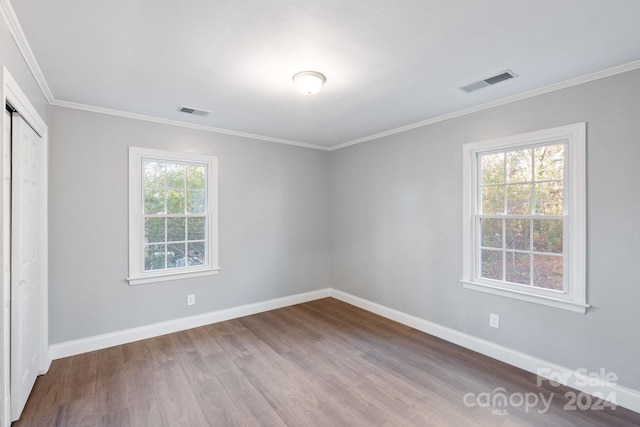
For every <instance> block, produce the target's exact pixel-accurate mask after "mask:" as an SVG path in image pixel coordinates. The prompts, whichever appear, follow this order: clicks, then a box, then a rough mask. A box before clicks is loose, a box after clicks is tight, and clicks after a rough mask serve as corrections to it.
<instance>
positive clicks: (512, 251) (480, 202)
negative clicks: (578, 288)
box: [475, 142, 567, 292]
mask: <svg viewBox="0 0 640 427" xmlns="http://www.w3.org/2000/svg"><path fill="white" fill-rule="evenodd" d="M555 147H562V149H561V152H562V179H537V174H536V172H537V171H536V160H537V157H536V155H537V152H538V150H544V149H546V148H555ZM566 150H567V147H566V143H564V142H563V143H558V142H554V143H545V144H540V145H533V146H529V147H518V148H517V149H515V150H508V149H507V150H497V151H487V152H481V153H477V157H476V162H477V164H478V168H477V169H476V170H477V174H478V176H477V180H476V182H477V183H478V196H479V197H478V198H477V199H476V200H477V207H476V212H478V213H477V214H476V215H475V216H476V220H475V222H476V230H477V232H478V235H477V236H476V238H477V239H478V242H479V244H478V246H477V248H478V252H477V256H478V262H477V263H476V265H477V268H478V270H477V271H476V275H477V276H478V277H483V278H485V279H494V280H499V281H504V282H507V283H510V284H514V285H517V286H528V287H539V286H538V283H537V282H536V269H535V266H536V263H535V260H536V256H545V257H557V258H561V259H562V258H563V257H564V252H565V250H564V244H565V243H564V242H565V241H566V239H565V238H564V229H565V227H564V221H565V218H566V211H567V206H566V202H565V200H566V194H565V188H566V182H565V181H566V175H567V174H566V173H565V170H566V167H567V158H566ZM518 153H520V154H521V153H526V156H527V159H528V162H525V165H523V167H524V168H529V169H530V173H529V174H528V176H529V179H527V180H522V179H520V180H518V179H515V180H511V179H510V177H509V176H508V172H509V170H510V169H513V167H511V166H510V165H509V163H508V160H509V158H510V155H514V154H515V155H517V154H518ZM544 154H545V155H546V152H544ZM495 155H501V157H502V168H501V169H502V179H501V182H489V183H485V182H484V167H483V158H484V157H485V156H495ZM526 163H528V164H526ZM516 167H517V166H516ZM548 183H556V184H560V185H561V186H562V191H561V193H562V197H561V200H562V215H548V214H543V213H539V212H537V209H538V203H537V191H538V190H537V186H538V185H540V184H548ZM516 185H527V186H528V187H529V190H530V196H529V207H528V210H529V214H526V215H523V214H512V213H510V209H509V201H510V200H509V194H510V191H509V188H510V186H516ZM488 187H493V188H502V193H503V194H502V211H501V212H496V213H495V214H484V213H483V209H484V197H485V191H483V190H484V189H485V188H488ZM511 188H513V187H511ZM483 219H485V220H486V219H494V220H499V221H500V222H501V233H500V236H499V240H500V243H501V246H500V248H497V247H495V246H485V245H483V234H482V233H483V226H482V220H483ZM509 220H521V221H522V220H524V221H528V228H529V232H528V248H527V249H517V248H515V247H513V245H512V243H513V241H515V239H516V238H517V237H519V236H518V235H515V236H514V237H513V239H512V240H511V242H507V240H508V239H507V235H508V230H507V226H506V224H507V221H509ZM546 220H559V221H561V222H562V230H563V231H562V235H563V248H562V252H561V253H557V252H548V251H538V250H535V232H536V230H535V227H534V224H535V221H546ZM510 245H511V246H512V247H511V248H510V247H509V246H510ZM491 252H499V253H500V258H501V268H500V270H501V277H500V278H497V277H487V276H486V275H485V274H483V268H484V262H483V254H484V253H491ZM516 254H526V255H528V261H529V268H528V270H529V272H528V283H522V282H516V281H513V280H509V272H508V270H507V269H508V268H509V267H508V264H509V261H508V257H511V268H512V270H513V271H514V273H515V269H516V267H515V264H516V262H515V258H516ZM561 262H562V261H561ZM562 270H563V272H562V283H561V289H550V290H554V291H559V292H566V287H567V281H566V275H565V274H564V268H562ZM512 276H513V277H515V274H513V275H512ZM542 288H545V289H549V288H547V287H545V286H542Z"/></svg>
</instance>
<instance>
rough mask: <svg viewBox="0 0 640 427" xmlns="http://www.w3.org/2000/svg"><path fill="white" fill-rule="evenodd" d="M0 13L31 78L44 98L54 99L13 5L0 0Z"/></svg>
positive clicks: (5, 0) (7, 0)
mask: <svg viewBox="0 0 640 427" xmlns="http://www.w3.org/2000/svg"><path fill="white" fill-rule="evenodd" d="M0 13H2V17H3V18H4V22H5V23H6V24H7V27H8V28H9V32H10V33H11V36H12V37H13V40H14V41H15V42H16V45H17V46H18V49H19V50H20V53H21V54H22V57H23V58H24V60H25V62H26V63H27V67H28V68H29V71H31V74H32V75H33V78H34V79H35V80H36V83H38V86H40V90H41V91H42V93H43V94H44V96H45V98H47V101H49V103H51V102H52V101H53V100H54V99H55V98H54V97H53V92H51V89H50V88H49V85H48V84H47V80H46V79H45V78H44V74H43V73H42V70H41V69H40V65H38V61H37V60H36V57H35V55H34V54H33V51H32V50H31V46H30V45H29V42H28V41H27V37H26V36H25V34H24V31H22V26H21V25H20V22H19V21H18V17H17V16H16V13H15V12H14V10H13V6H11V2H10V1H9V0H0Z"/></svg>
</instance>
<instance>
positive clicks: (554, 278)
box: [533, 255, 563, 291]
mask: <svg viewBox="0 0 640 427" xmlns="http://www.w3.org/2000/svg"><path fill="white" fill-rule="evenodd" d="M562 262H563V261H562V257H561V256H553V255H534V256H533V272H534V281H533V285H534V286H536V287H538V288H545V289H554V290H556V291H561V290H562V289H563V286H562V283H563V281H562Z"/></svg>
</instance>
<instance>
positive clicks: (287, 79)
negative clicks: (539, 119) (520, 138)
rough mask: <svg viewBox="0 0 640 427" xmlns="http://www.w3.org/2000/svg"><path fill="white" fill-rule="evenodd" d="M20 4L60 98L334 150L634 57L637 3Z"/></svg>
mask: <svg viewBox="0 0 640 427" xmlns="http://www.w3.org/2000/svg"><path fill="white" fill-rule="evenodd" d="M12 6H13V9H14V11H15V13H16V15H17V17H18V21H19V22H20V24H21V26H22V29H23V31H24V33H25V35H26V38H27V40H28V42H29V44H30V46H31V49H32V51H33V53H34V55H35V58H36V59H37V61H38V64H39V66H40V68H41V70H42V73H43V75H44V77H45V78H46V82H47V84H48V86H49V87H50V89H51V92H52V93H53V96H54V98H55V100H56V101H64V102H71V103H78V104H85V105H89V106H95V107H101V108H107V109H113V110H119V111H125V112H130V113H137V114H144V115H149V116H155V117H159V118H164V119H170V120H179V121H185V122H190V123H195V124H199V125H204V126H210V127H216V128H221V129H226V130H230V131H236V132H245V133H250V134H256V135H261V136H265V137H269V138H277V139H283V140H288V141H297V142H302V143H308V144H314V145H319V146H328V147H329V146H335V145H339V144H344V143H347V142H350V141H354V140H360V139H363V138H367V137H370V136H371V135H375V134H378V133H382V132H386V131H389V130H392V129H396V128H399V127H403V126H407V125H411V124H413V123H416V122H421V121H425V120H429V119H432V118H435V117H440V116H443V115H446V114H449V113H453V112H456V111H460V110H463V109H467V108H471V107H474V106H478V105H481V104H485V103H488V102H492V101H496V100H499V99H503V98H506V97H510V96H514V95H517V94H520V93H523V92H527V91H531V90H534V89H537V88H540V87H544V86H548V85H550V84H554V83H558V82H562V81H565V80H568V79H574V78H576V77H580V76H584V75H586V74H590V73H594V72H598V71H601V70H604V69H608V68H611V67H616V66H619V65H622V64H627V63H630V62H633V61H637V60H639V59H640V21H639V19H640V1H638V0H395V1H393V2H392V1H388V0H316V1H310V0H270V1H269V0H234V1H228V0H227V1H223V0H182V1H180V0H171V1H170V0H108V1H105V0H56V1H51V0H13V2H12ZM507 69H511V70H513V71H514V72H515V73H516V74H518V77H517V78H515V79H512V80H509V81H505V82H503V83H500V84H497V85H495V86H490V87H488V88H484V89H481V90H479V91H477V92H473V93H464V92H462V91H461V90H459V89H458V88H459V87H461V86H464V85H467V84H469V83H473V82H475V81H477V80H481V79H484V78H487V77H490V76H492V75H494V74H498V73H500V72H502V71H505V70H507ZM302 70H316V71H319V72H322V73H324V74H325V75H326V77H327V83H326V85H325V87H324V88H323V89H322V91H321V92H320V93H318V94H316V95H312V96H308V95H303V94H300V93H299V92H297V91H296V90H295V88H294V86H293V84H292V82H291V77H292V76H293V74H295V73H296V72H298V71H302ZM181 105H186V106H189V107H196V108H201V109H205V110H211V111H212V113H211V114H210V115H209V116H208V117H193V116H189V115H186V114H184V113H180V112H178V111H177V110H178V108H179V106H181Z"/></svg>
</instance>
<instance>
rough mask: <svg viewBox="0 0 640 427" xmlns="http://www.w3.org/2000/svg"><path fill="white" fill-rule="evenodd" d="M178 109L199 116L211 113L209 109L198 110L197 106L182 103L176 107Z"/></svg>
mask: <svg viewBox="0 0 640 427" xmlns="http://www.w3.org/2000/svg"><path fill="white" fill-rule="evenodd" d="M178 111H180V112H181V113H187V114H192V115H194V116H201V117H205V116H208V115H209V114H210V113H211V111H207V110H198V109H197V108H191V107H185V106H184V105H183V106H181V107H180V108H179V109H178Z"/></svg>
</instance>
